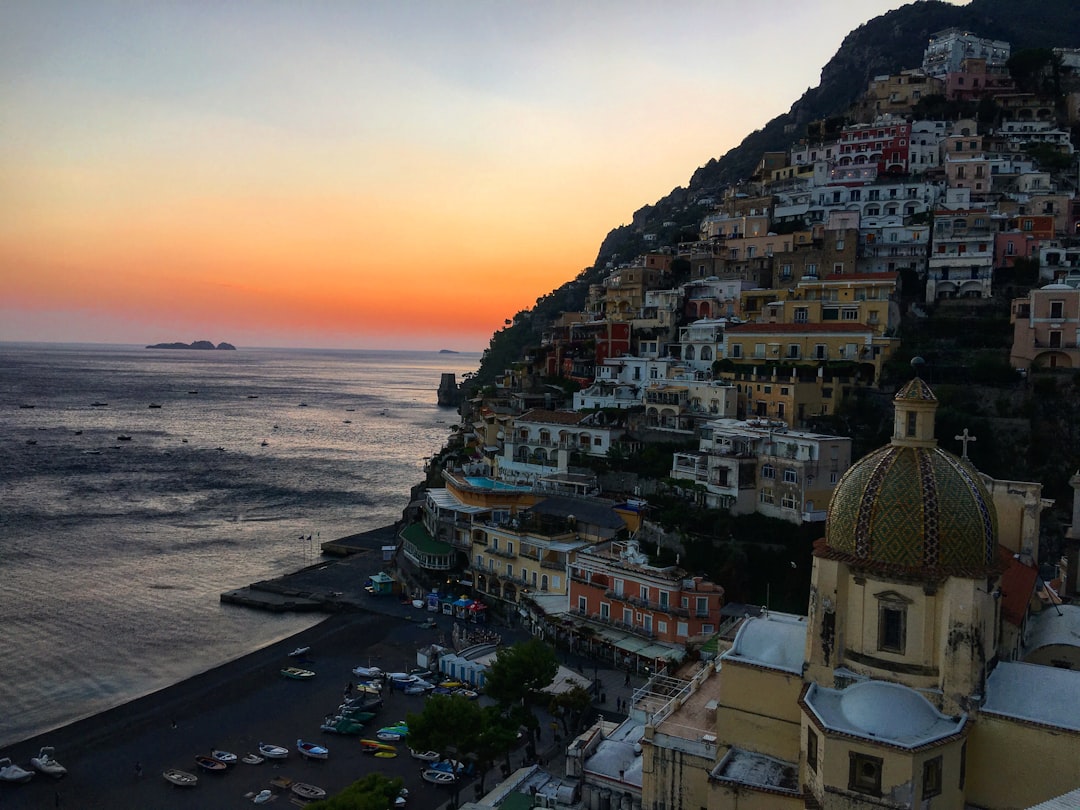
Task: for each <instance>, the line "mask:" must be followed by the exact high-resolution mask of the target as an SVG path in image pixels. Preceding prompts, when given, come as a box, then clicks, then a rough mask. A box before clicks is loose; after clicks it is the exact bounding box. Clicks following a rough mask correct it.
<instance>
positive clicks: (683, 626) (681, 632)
mask: <svg viewBox="0 0 1080 810" xmlns="http://www.w3.org/2000/svg"><path fill="white" fill-rule="evenodd" d="M675 635H676V636H682V637H683V638H686V637H687V636H689V635H690V625H689V624H687V623H686V622H678V623H677V624H676V625H675Z"/></svg>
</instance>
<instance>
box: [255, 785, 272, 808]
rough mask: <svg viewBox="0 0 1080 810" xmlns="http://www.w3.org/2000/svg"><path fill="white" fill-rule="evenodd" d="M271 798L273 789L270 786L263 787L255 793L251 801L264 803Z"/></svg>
mask: <svg viewBox="0 0 1080 810" xmlns="http://www.w3.org/2000/svg"><path fill="white" fill-rule="evenodd" d="M272 798H274V791H272V790H270V788H264V789H263V790H260V791H259V792H258V793H256V794H255V798H254V799H252V800H251V801H252V803H254V804H266V803H267V802H268V801H270V800H271V799H272Z"/></svg>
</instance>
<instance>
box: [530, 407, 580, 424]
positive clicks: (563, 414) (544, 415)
mask: <svg viewBox="0 0 1080 810" xmlns="http://www.w3.org/2000/svg"><path fill="white" fill-rule="evenodd" d="M588 416H589V414H587V413H578V412H577V411H545V410H542V409H539V408H533V409H532V410H531V411H526V412H525V413H523V414H522V415H521V416H519V417H517V419H515V420H514V421H515V422H543V423H547V424H551V425H579V424H581V423H582V422H583V421H584V420H585V419H586V418H587V417H588Z"/></svg>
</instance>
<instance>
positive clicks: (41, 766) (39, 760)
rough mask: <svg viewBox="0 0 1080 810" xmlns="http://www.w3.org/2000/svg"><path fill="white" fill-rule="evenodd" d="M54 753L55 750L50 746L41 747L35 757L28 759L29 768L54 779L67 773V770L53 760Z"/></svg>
mask: <svg viewBox="0 0 1080 810" xmlns="http://www.w3.org/2000/svg"><path fill="white" fill-rule="evenodd" d="M55 753H56V750H55V749H54V748H53V747H52V746H51V745H47V746H45V747H43V748H42V749H41V751H39V752H38V755H37V756H36V757H31V758H30V767H32V768H33V769H34V770H35V771H39V772H41V773H44V774H47V775H48V776H51V777H53V778H54V779H59V778H60V777H61V776H63V775H64V774H65V773H67V768H65V767H64V766H63V765H61V764H60V763H59V762H57V761H56V760H55V759H53V754H55Z"/></svg>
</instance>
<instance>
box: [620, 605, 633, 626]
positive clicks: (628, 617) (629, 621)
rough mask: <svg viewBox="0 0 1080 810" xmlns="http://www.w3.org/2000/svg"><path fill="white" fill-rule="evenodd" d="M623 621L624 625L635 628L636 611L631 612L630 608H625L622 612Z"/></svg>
mask: <svg viewBox="0 0 1080 810" xmlns="http://www.w3.org/2000/svg"><path fill="white" fill-rule="evenodd" d="M622 620H623V624H625V625H628V626H630V627H633V626H634V611H633V610H631V609H630V608H623V610H622Z"/></svg>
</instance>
